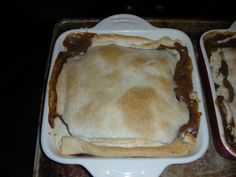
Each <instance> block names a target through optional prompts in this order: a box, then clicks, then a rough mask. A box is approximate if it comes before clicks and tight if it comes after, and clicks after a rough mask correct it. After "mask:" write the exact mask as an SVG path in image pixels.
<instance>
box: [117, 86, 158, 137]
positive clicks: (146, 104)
mask: <svg viewBox="0 0 236 177" xmlns="http://www.w3.org/2000/svg"><path fill="white" fill-rule="evenodd" d="M157 99H159V97H158V95H157V94H156V93H155V90H154V89H153V88H140V87H133V88H131V89H129V90H128V91H127V92H126V93H125V94H124V95H123V96H122V97H121V98H120V100H119V101H118V104H119V106H120V108H121V110H122V112H123V113H124V125H126V126H128V127H129V129H130V130H132V131H134V132H135V133H139V134H140V136H141V137H142V136H152V134H153V132H154V131H155V129H154V127H153V126H152V122H153V121H152V120H153V115H152V112H151V107H150V106H151V104H153V102H154V101H155V100H157ZM147 127H149V129H147Z"/></svg>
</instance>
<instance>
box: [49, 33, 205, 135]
mask: <svg viewBox="0 0 236 177" xmlns="http://www.w3.org/2000/svg"><path fill="white" fill-rule="evenodd" d="M94 35H95V34H91V33H84V34H83V35H81V34H79V33H72V34H70V35H68V36H67V37H66V39H65V41H64V43H63V44H64V46H65V47H66V48H67V52H60V53H59V55H58V57H57V59H56V62H55V64H54V67H53V71H52V76H51V79H50V83H49V124H50V126H51V127H52V128H54V126H55V125H54V119H55V118H56V117H59V118H60V119H61V121H62V123H65V122H64V121H63V119H62V117H61V115H59V114H58V113H57V111H56V105H57V104H56V103H57V94H56V83H57V78H58V76H59V74H60V72H61V70H62V66H63V64H64V63H65V62H66V60H67V58H68V57H71V56H75V55H78V54H81V52H82V53H85V52H86V50H87V49H88V47H89V46H90V44H91V38H92V37H93V36H94ZM167 48H168V49H176V50H177V51H178V52H179V53H180V60H179V61H178V62H177V65H176V69H175V74H174V80H175V82H176V88H175V93H176V98H177V99H178V100H179V101H181V102H184V103H186V105H187V107H188V110H189V115H190V118H189V122H188V123H187V124H185V125H183V126H182V127H181V128H180V129H179V133H178V136H180V135H182V134H183V133H191V134H192V135H193V136H195V137H196V136H197V133H198V127H199V122H200V116H201V113H200V112H198V102H197V101H196V100H194V99H192V98H191V96H190V94H191V93H192V92H193V86H192V69H193V68H192V62H191V59H190V57H189V55H188V50H187V48H186V47H183V46H182V45H181V44H179V43H175V46H174V47H168V46H165V45H161V46H159V47H158V48H157V50H165V49H167ZM65 125H66V126H67V129H68V125H67V124H66V123H65ZM68 132H69V131H68Z"/></svg>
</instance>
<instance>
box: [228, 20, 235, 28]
mask: <svg viewBox="0 0 236 177" xmlns="http://www.w3.org/2000/svg"><path fill="white" fill-rule="evenodd" d="M229 29H231V30H236V20H235V21H234V22H233V23H232V25H231V26H230V27H229Z"/></svg>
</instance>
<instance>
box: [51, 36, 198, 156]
mask: <svg viewBox="0 0 236 177" xmlns="http://www.w3.org/2000/svg"><path fill="white" fill-rule="evenodd" d="M63 44H64V47H65V49H64V50H63V51H61V52H60V53H59V54H58V56H57V58H56V61H55V64H54V66H53V70H52V72H51V76H50V80H49V123H50V126H51V128H52V137H53V140H54V142H55V145H56V147H57V149H58V151H59V153H61V154H62V155H84V154H85V155H91V156H96V157H174V156H186V155H189V154H191V153H193V152H194V151H195V149H196V146H197V145H196V137H197V133H198V128H199V122H200V117H201V113H200V112H198V98H197V94H196V92H195V90H194V88H193V83H192V70H193V67H192V62H191V58H190V57H189V55H188V50H187V48H186V47H185V46H184V45H183V44H182V43H181V41H179V40H172V39H170V38H168V37H163V38H161V39H158V40H151V39H147V38H144V37H138V36H125V35H118V34H95V33H87V32H86V33H79V32H74V33H70V34H69V35H67V36H66V38H65V40H64V43H63Z"/></svg>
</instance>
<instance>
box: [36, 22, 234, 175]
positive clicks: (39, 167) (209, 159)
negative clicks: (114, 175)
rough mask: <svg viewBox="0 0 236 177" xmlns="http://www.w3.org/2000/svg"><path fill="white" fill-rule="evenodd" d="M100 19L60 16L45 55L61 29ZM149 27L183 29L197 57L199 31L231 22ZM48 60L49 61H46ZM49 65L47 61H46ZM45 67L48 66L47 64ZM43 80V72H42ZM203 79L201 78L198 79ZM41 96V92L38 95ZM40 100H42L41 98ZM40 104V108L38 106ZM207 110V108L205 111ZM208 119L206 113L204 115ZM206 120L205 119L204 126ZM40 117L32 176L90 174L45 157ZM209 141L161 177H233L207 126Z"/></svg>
mask: <svg viewBox="0 0 236 177" xmlns="http://www.w3.org/2000/svg"><path fill="white" fill-rule="evenodd" d="M99 20H100V19H87V20H86V19H64V20H61V21H59V22H58V23H57V24H56V25H55V28H54V32H53V37H52V40H51V46H50V50H49V55H48V56H49V57H50V56H51V51H52V47H53V44H54V41H55V39H56V37H57V36H58V35H59V34H60V33H62V32H63V31H65V30H68V29H75V28H81V27H87V28H89V27H92V26H94V25H95V24H96V23H98V22H99ZM146 20H147V21H149V22H150V23H151V24H152V25H153V26H157V27H163V28H175V29H179V30H182V31H184V32H185V33H186V34H187V35H189V37H190V38H191V40H192V42H193V46H194V50H195V55H196V58H197V60H199V57H200V55H199V54H200V53H199V52H200V50H199V39H200V36H201V34H202V33H204V32H205V31H208V30H211V29H225V28H228V27H229V26H230V25H231V23H232V21H212V20H211V21H207V20H200V19H191V20H189V19H188V20H185V19H153V18H152V19H146ZM48 61H49V60H48ZM48 64H49V63H48ZM48 66H49V65H48ZM45 80H46V75H45ZM202 80H204V78H202ZM42 96H43V95H42ZM42 100H43V99H42ZM42 104H43V103H41V108H42ZM208 111H209V110H208ZM207 118H208V119H209V116H207ZM209 125H210V122H209V120H208V126H209ZM40 126H41V116H40V121H39V127H38V138H37V144H36V151H35V162H34V170H33V177H52V176H53V177H91V174H90V173H89V172H88V171H87V170H86V169H85V168H84V167H82V166H80V165H64V164H59V163H56V162H54V161H52V160H50V159H48V158H47V157H46V155H45V154H44V153H43V152H42V150H41V146H40V142H39V137H40ZM209 134H210V142H209V147H208V150H207V152H206V153H205V155H204V156H203V157H202V158H200V159H199V160H196V161H194V162H191V163H187V164H178V165H171V166H169V167H167V168H166V169H165V170H164V171H163V173H162V174H161V177H185V176H186V177H189V176H191V177H235V176H236V162H235V161H232V160H228V159H225V158H223V157H221V156H220V155H219V154H218V153H217V152H216V150H215V148H214V144H213V139H212V132H211V128H210V126H209Z"/></svg>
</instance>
